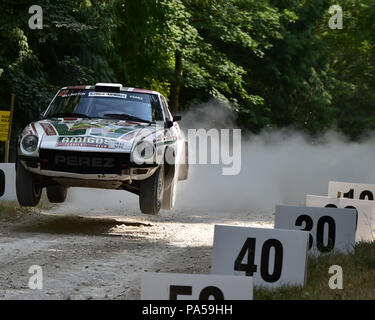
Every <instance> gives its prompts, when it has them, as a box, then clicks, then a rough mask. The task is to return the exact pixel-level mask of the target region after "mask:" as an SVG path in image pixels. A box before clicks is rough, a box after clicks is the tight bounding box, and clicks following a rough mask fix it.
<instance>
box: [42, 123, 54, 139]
mask: <svg viewBox="0 0 375 320" xmlns="http://www.w3.org/2000/svg"><path fill="white" fill-rule="evenodd" d="M40 125H41V127H42V128H43V130H44V132H45V133H46V135H47V136H55V135H56V134H57V132H56V130H55V128H54V127H53V126H52V125H51V124H50V123H41V124H40Z"/></svg>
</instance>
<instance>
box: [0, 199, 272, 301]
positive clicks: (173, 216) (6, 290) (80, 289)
mask: <svg viewBox="0 0 375 320" xmlns="http://www.w3.org/2000/svg"><path fill="white" fill-rule="evenodd" d="M215 224H226V225H240V226H253V227H272V226H273V216H272V215H271V214H269V215H254V214H251V213H243V214H236V216H235V217H234V216H233V215H231V214H228V213H222V214H219V213H205V214H202V213H199V212H179V211H172V212H166V211H162V212H161V213H160V214H159V216H146V215H142V214H141V213H139V212H138V210H135V209H133V210H129V209H128V210H127V209H126V208H125V206H124V208H115V209H113V208H102V209H97V208H95V209H93V208H91V209H86V210H83V209H82V208H77V206H75V205H74V204H73V205H72V204H69V203H67V204H63V205H59V206H55V207H53V208H52V209H49V210H32V211H30V212H26V213H19V214H18V216H17V217H16V218H13V219H0V243H1V244H0V299H139V298H140V276H141V274H142V273H143V272H145V271H151V272H177V273H198V274H208V273H210V263H211V251H212V244H213V234H214V225H215ZM32 265H39V266H41V267H42V268H43V289H42V290H31V289H29V287H28V282H29V279H30V277H31V276H32V274H29V273H28V270H29V268H30V267H31V266H32Z"/></svg>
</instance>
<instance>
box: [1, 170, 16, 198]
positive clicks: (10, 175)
mask: <svg viewBox="0 0 375 320" xmlns="http://www.w3.org/2000/svg"><path fill="white" fill-rule="evenodd" d="M0 200H6V201H14V200H17V195H16V170H15V165H14V163H0Z"/></svg>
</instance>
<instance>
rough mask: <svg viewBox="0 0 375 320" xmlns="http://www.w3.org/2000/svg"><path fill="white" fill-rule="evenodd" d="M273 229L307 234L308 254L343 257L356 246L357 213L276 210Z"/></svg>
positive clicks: (280, 207)
mask: <svg viewBox="0 0 375 320" xmlns="http://www.w3.org/2000/svg"><path fill="white" fill-rule="evenodd" d="M275 228H279V229H294V230H305V231H309V232H310V235H309V252H310V253H312V254H319V253H328V252H331V251H333V250H337V251H341V252H344V253H347V252H351V251H353V248H354V245H355V229H356V210H355V209H337V208H313V207H292V206H276V214H275Z"/></svg>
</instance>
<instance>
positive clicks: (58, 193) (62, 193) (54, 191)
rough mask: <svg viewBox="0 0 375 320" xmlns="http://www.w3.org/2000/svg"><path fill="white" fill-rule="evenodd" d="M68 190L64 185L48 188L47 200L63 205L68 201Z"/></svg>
mask: <svg viewBox="0 0 375 320" xmlns="http://www.w3.org/2000/svg"><path fill="white" fill-rule="evenodd" d="M67 191H68V188H66V187H64V186H62V185H56V186H49V187H47V198H48V200H49V202H52V203H62V202H64V201H65V199H66V193H67Z"/></svg>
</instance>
